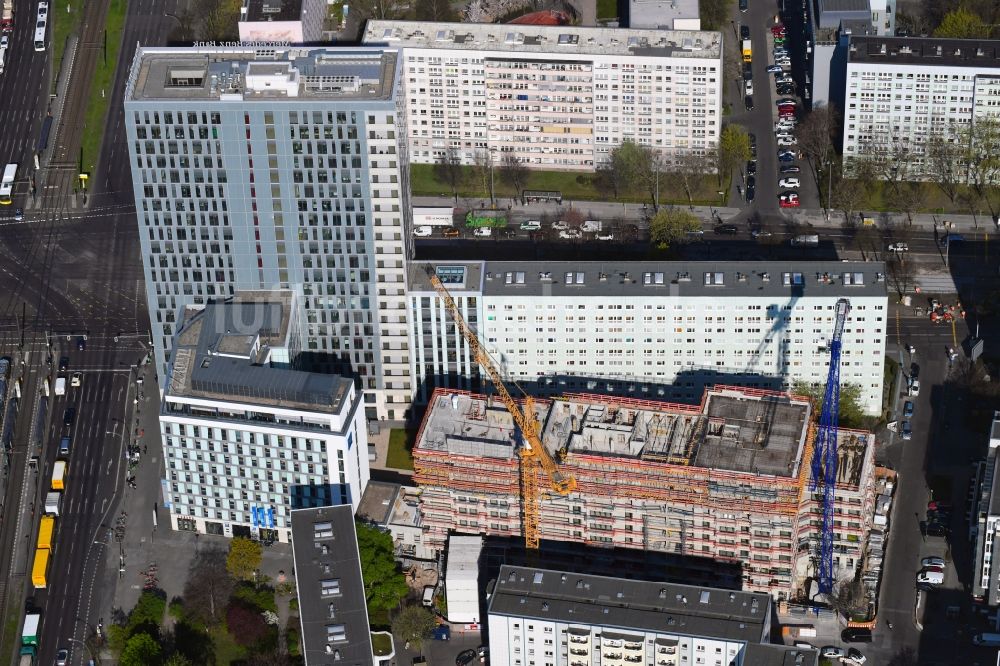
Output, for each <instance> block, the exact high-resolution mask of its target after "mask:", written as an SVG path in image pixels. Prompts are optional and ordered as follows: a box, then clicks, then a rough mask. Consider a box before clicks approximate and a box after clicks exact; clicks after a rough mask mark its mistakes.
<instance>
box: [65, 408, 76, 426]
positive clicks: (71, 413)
mask: <svg viewBox="0 0 1000 666" xmlns="http://www.w3.org/2000/svg"><path fill="white" fill-rule="evenodd" d="M74 418H76V407H70V408H69V409H67V410H66V411H65V412H63V425H64V426H67V427H68V426H71V425H73V419H74Z"/></svg>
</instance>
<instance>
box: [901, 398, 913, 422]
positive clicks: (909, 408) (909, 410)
mask: <svg viewBox="0 0 1000 666" xmlns="http://www.w3.org/2000/svg"><path fill="white" fill-rule="evenodd" d="M903 416H904V417H906V418H910V417H911V416H913V401H912V400H907V401H906V402H904V403H903Z"/></svg>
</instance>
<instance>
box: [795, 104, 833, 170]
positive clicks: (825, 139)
mask: <svg viewBox="0 0 1000 666" xmlns="http://www.w3.org/2000/svg"><path fill="white" fill-rule="evenodd" d="M837 128H838V119H837V112H836V110H835V109H833V108H831V107H829V106H820V107H817V108H815V109H813V110H812V111H811V112H810V113H809V115H807V116H806V117H805V119H803V121H802V124H801V125H799V127H798V129H797V130H796V131H795V137H796V138H797V139H798V142H799V150H801V151H802V153H803V154H804V155H805V157H806V161H808V162H809V167H810V169H811V170H812V172H813V178H815V180H816V182H817V183H818V182H819V168H820V166H822V165H823V164H826V163H828V162H829V161H830V158H831V154H832V152H833V146H834V140H835V139H834V137H835V136H836V134H837Z"/></svg>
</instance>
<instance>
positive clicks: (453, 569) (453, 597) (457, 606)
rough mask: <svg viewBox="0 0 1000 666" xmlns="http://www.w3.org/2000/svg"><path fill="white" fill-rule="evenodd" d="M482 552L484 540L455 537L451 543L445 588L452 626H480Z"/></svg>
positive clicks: (480, 538) (451, 539) (449, 545)
mask: <svg viewBox="0 0 1000 666" xmlns="http://www.w3.org/2000/svg"><path fill="white" fill-rule="evenodd" d="M482 552H483V538H482V537H478V536H452V537H451V538H450V539H449V540H448V567H447V569H446V570H445V577H444V585H445V595H446V599H447V602H448V621H449V622H451V623H452V624H478V623H479V558H480V556H481V555H482Z"/></svg>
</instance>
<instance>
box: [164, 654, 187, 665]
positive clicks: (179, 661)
mask: <svg viewBox="0 0 1000 666" xmlns="http://www.w3.org/2000/svg"><path fill="white" fill-rule="evenodd" d="M163 666H194V664H193V663H192V662H191V660H190V659H188V658H187V657H185V656H184V655H182V654H181V653H180V652H175V653H173V654H172V655H170V657H168V658H167V660H166V661H165V662H163Z"/></svg>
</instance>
